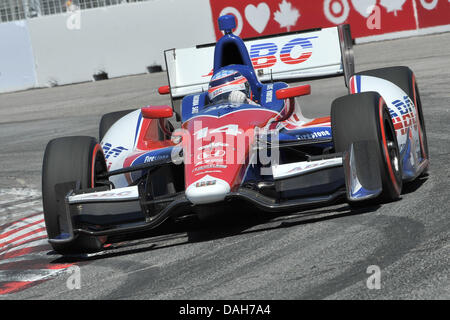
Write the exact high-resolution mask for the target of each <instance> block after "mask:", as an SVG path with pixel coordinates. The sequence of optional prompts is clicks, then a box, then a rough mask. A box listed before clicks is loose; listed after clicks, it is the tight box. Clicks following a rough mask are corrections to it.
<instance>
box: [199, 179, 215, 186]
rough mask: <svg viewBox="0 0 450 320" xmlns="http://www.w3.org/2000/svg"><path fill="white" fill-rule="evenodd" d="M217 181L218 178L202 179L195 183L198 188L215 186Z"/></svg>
mask: <svg viewBox="0 0 450 320" xmlns="http://www.w3.org/2000/svg"><path fill="white" fill-rule="evenodd" d="M216 182H217V181H216V180H210V181H200V182H197V183H196V184H195V187H196V188H201V187H208V186H213V185H215V184H216Z"/></svg>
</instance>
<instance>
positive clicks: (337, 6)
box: [323, 0, 350, 24]
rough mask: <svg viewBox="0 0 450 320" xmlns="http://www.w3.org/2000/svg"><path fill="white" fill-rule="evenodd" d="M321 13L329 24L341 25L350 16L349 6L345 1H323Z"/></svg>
mask: <svg viewBox="0 0 450 320" xmlns="http://www.w3.org/2000/svg"><path fill="white" fill-rule="evenodd" d="M323 11H324V13H325V17H327V19H328V20H329V21H330V22H332V23H334V24H342V23H344V22H345V20H347V18H348V15H349V14H350V5H349V4H348V1H347V0H325V1H324V3H323Z"/></svg>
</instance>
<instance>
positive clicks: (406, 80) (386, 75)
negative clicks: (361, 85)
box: [357, 67, 429, 173]
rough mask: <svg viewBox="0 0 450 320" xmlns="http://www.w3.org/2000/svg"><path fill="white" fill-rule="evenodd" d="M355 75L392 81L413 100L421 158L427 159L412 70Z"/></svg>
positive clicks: (377, 70) (385, 70) (365, 72)
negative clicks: (417, 123)
mask: <svg viewBox="0 0 450 320" xmlns="http://www.w3.org/2000/svg"><path fill="white" fill-rule="evenodd" d="M357 75H361V76H371V77H377V78H381V79H384V80H387V81H390V82H392V83H393V84H395V85H397V86H398V87H400V88H401V89H402V90H403V91H405V93H406V94H407V95H408V96H409V98H410V99H411V100H412V101H413V102H414V105H415V106H416V110H417V116H418V117H419V125H420V130H419V137H420V149H421V153H422V158H423V159H429V153H428V140H427V131H426V127H425V119H424V117H423V110H422V101H421V99H420V92H419V87H418V85H417V82H416V77H415V75H414V72H413V71H412V70H411V69H410V68H408V67H388V68H381V69H374V70H367V71H363V72H359V73H357ZM427 171H428V166H427V167H426V168H425V169H424V172H423V173H426V172H427Z"/></svg>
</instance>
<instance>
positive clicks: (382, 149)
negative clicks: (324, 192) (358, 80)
mask: <svg viewBox="0 0 450 320" xmlns="http://www.w3.org/2000/svg"><path fill="white" fill-rule="evenodd" d="M331 126H332V133H333V142H334V147H335V151H336V152H345V151H348V150H349V149H350V145H351V144H352V143H354V142H358V141H366V140H370V141H376V142H377V144H376V145H377V148H376V154H377V155H378V164H379V172H380V176H381V181H382V188H383V190H382V193H381V195H380V197H379V198H377V199H376V201H378V200H381V201H394V200H397V199H399V198H400V194H401V190H402V186H403V181H402V168H401V161H400V152H399V147H398V143H397V136H396V134H395V129H394V125H393V123H392V119H391V117H390V113H389V110H388V108H387V106H386V103H385V102H384V100H383V98H382V97H381V96H380V95H379V94H378V93H376V92H364V93H358V94H353V95H347V96H344V97H341V98H338V99H336V100H335V101H334V102H333V104H332V106H331ZM358 202H359V203H364V202H365V201H362V202H360V201H358Z"/></svg>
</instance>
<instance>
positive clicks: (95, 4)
mask: <svg viewBox="0 0 450 320" xmlns="http://www.w3.org/2000/svg"><path fill="white" fill-rule="evenodd" d="M141 1H148V0H0V23H2V22H8V21H15V20H23V19H28V18H35V17H38V16H45V15H51V14H61V13H65V12H67V11H71V10H74V9H81V10H84V9H91V8H99V7H106V6H113V5H119V4H122V3H131V2H141Z"/></svg>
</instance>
